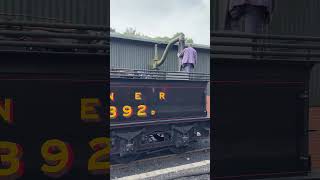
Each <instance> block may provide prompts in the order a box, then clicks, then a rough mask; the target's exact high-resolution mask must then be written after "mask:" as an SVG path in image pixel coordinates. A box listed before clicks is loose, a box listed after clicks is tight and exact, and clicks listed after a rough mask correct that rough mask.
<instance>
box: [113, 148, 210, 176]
mask: <svg viewBox="0 0 320 180" xmlns="http://www.w3.org/2000/svg"><path fill="white" fill-rule="evenodd" d="M209 151H210V147H206V148H201V149H195V150H190V151H186V152H184V153H179V154H172V153H170V154H166V155H160V156H155V157H150V158H145V159H139V160H136V161H132V162H130V163H128V164H114V165H111V171H112V169H124V168H127V167H129V166H130V165H133V164H141V163H147V162H151V161H155V160H158V161H159V160H161V161H164V160H168V159H171V158H175V157H183V156H185V155H189V154H195V153H200V152H209Z"/></svg>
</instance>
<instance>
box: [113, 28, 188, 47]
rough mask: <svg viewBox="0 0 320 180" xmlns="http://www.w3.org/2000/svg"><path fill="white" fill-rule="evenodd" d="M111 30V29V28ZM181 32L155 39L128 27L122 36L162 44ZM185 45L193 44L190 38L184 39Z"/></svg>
mask: <svg viewBox="0 0 320 180" xmlns="http://www.w3.org/2000/svg"><path fill="white" fill-rule="evenodd" d="M111 29H112V28H111ZM113 30H114V31H111V32H116V30H115V29H113ZM180 33H181V32H177V33H175V34H174V35H173V36H171V37H168V36H157V37H149V36H146V35H144V34H142V33H140V32H137V30H136V29H135V28H132V27H128V28H126V30H125V32H124V33H122V34H123V35H127V36H137V37H143V38H147V39H152V40H156V41H163V42H169V41H170V40H171V39H172V38H174V37H176V36H177V35H178V34H180ZM185 40H186V43H191V44H193V39H192V38H187V37H186V38H185Z"/></svg>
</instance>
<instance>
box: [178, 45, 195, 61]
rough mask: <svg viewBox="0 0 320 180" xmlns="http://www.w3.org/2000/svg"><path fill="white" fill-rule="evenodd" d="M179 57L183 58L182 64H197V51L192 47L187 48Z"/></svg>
mask: <svg viewBox="0 0 320 180" xmlns="http://www.w3.org/2000/svg"><path fill="white" fill-rule="evenodd" d="M179 57H182V60H181V59H180V60H181V64H185V63H191V64H197V51H196V50H195V49H193V48H192V47H187V48H185V49H184V50H183V51H182V52H181V53H180V54H179Z"/></svg>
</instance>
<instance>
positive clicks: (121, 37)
mask: <svg viewBox="0 0 320 180" xmlns="http://www.w3.org/2000/svg"><path fill="white" fill-rule="evenodd" d="M110 37H112V38H120V39H125V40H133V41H143V42H149V43H155V44H165V45H167V44H168V43H167V42H165V41H158V40H154V39H148V38H144V37H138V36H128V35H123V34H120V33H114V32H111V33H110ZM193 47H195V48H201V49H210V46H208V45H202V44H193Z"/></svg>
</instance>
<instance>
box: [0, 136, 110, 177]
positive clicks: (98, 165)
mask: <svg viewBox="0 0 320 180" xmlns="http://www.w3.org/2000/svg"><path fill="white" fill-rule="evenodd" d="M109 141H110V139H109V138H106V137H99V138H95V139H93V140H91V141H90V142H89V147H90V148H91V149H92V151H93V154H92V155H91V157H90V158H89V159H88V171H89V173H91V174H107V173H108V170H109V167H110V164H109V162H108V161H107V154H109V152H110V146H109ZM41 155H42V157H43V164H42V165H41V167H40V170H41V171H42V172H43V173H44V174H45V175H47V176H50V177H55V178H59V177H61V176H63V175H64V174H66V173H68V171H69V170H70V169H71V167H72V164H73V159H74V154H73V150H72V147H71V146H70V144H68V143H66V142H63V141H61V140H58V139H51V140H47V141H46V142H44V143H43V144H42V147H41ZM22 156H23V147H21V146H20V145H19V144H16V143H13V142H7V141H0V179H3V178H4V179H7V178H10V179H16V178H18V177H22V176H23V173H24V167H25V166H28V164H24V162H23V161H22Z"/></svg>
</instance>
